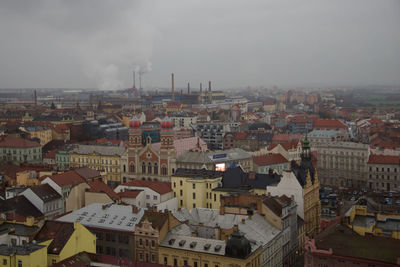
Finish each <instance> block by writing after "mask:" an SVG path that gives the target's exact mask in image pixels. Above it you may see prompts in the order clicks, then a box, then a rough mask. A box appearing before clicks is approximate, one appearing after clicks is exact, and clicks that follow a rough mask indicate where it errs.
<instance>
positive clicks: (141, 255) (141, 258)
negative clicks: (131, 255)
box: [139, 253, 143, 261]
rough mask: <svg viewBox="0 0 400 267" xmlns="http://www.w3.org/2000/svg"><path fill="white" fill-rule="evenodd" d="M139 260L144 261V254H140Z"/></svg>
mask: <svg viewBox="0 0 400 267" xmlns="http://www.w3.org/2000/svg"><path fill="white" fill-rule="evenodd" d="M139 259H140V260H141V261H142V260H143V253H139Z"/></svg>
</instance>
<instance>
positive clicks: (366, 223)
mask: <svg viewBox="0 0 400 267" xmlns="http://www.w3.org/2000/svg"><path fill="white" fill-rule="evenodd" d="M345 218H346V224H347V226H348V227H349V228H351V229H352V230H353V231H355V232H356V233H357V234H359V235H362V236H365V235H367V234H372V235H376V236H384V237H391V238H394V239H400V215H398V214H384V213H372V212H368V210H367V206H359V205H354V206H353V207H352V208H351V209H350V210H349V211H348V212H347V213H346V215H345Z"/></svg>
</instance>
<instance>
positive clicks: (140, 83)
mask: <svg viewBox="0 0 400 267" xmlns="http://www.w3.org/2000/svg"><path fill="white" fill-rule="evenodd" d="M139 89H142V73H141V72H139Z"/></svg>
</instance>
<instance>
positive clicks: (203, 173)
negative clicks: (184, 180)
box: [172, 168, 223, 179]
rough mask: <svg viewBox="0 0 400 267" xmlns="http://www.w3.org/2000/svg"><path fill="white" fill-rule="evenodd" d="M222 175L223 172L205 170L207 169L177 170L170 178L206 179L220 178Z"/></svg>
mask: <svg viewBox="0 0 400 267" xmlns="http://www.w3.org/2000/svg"><path fill="white" fill-rule="evenodd" d="M222 174H223V172H220V171H213V170H207V169H201V170H196V169H183V168H178V169H177V170H176V171H175V174H173V175H172V176H178V177H190V178H202V179H206V178H217V177H221V176H222Z"/></svg>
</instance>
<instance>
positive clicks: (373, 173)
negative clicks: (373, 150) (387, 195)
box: [367, 154, 400, 191]
mask: <svg viewBox="0 0 400 267" xmlns="http://www.w3.org/2000/svg"><path fill="white" fill-rule="evenodd" d="M367 165H368V188H369V189H370V190H381V191H391V190H393V189H400V156H390V155H376V154H370V155H369V158H368V163H367Z"/></svg>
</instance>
